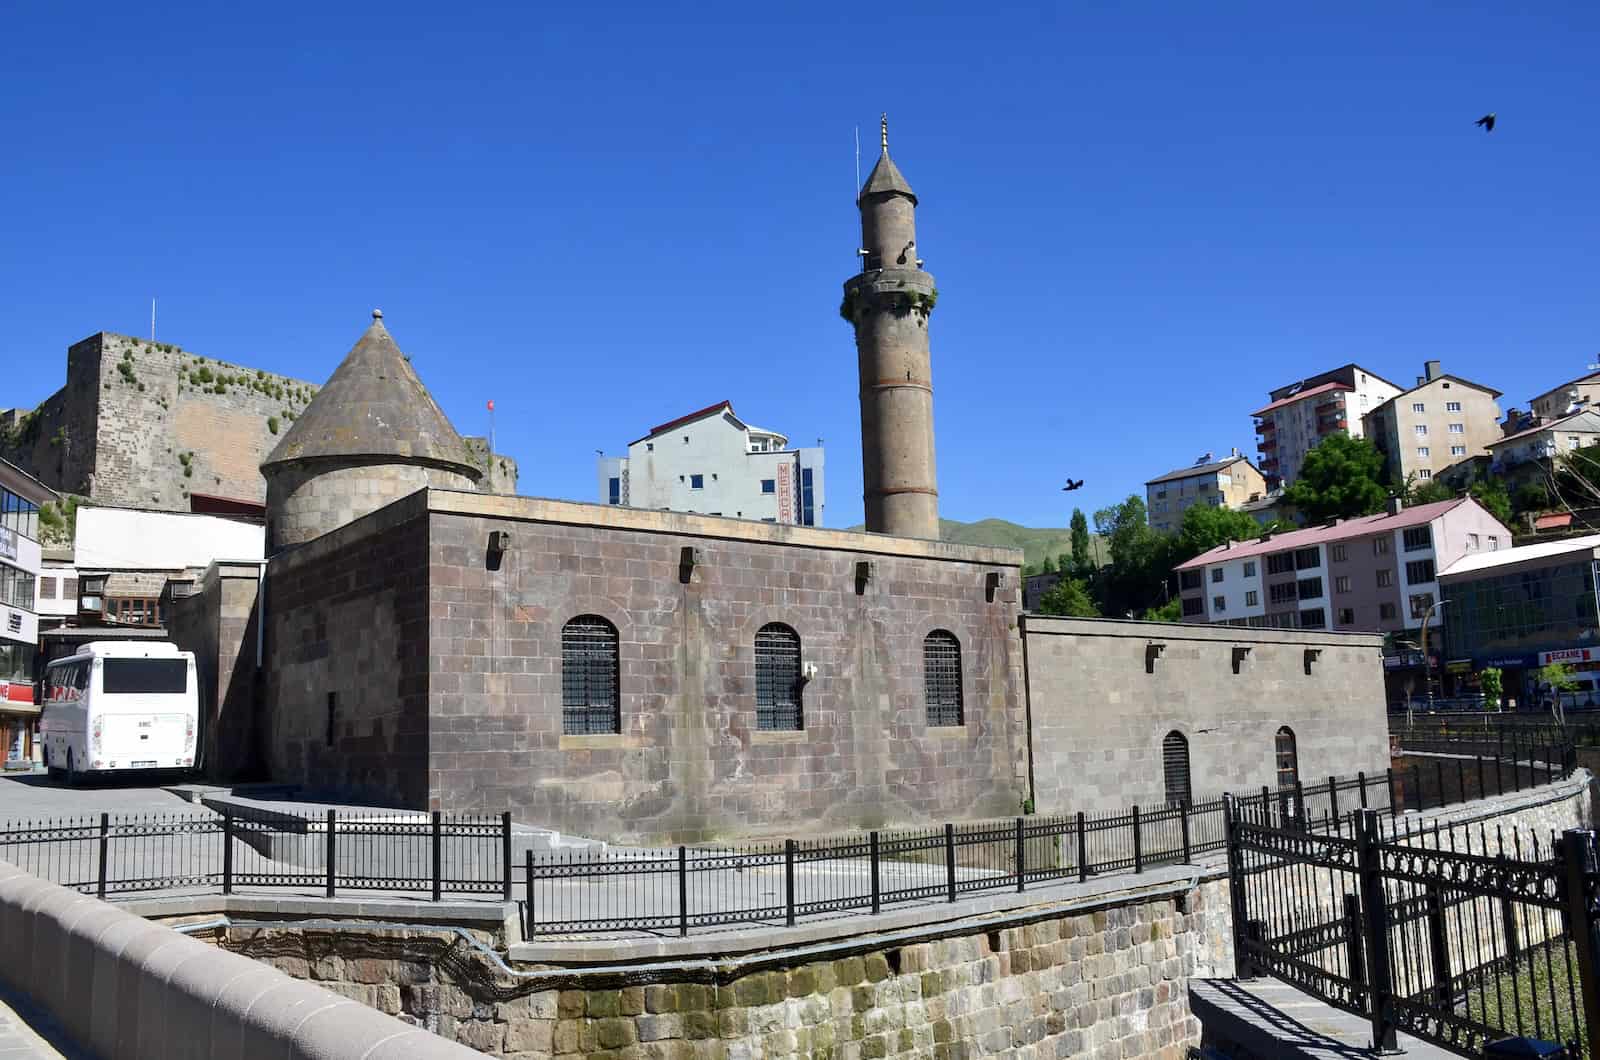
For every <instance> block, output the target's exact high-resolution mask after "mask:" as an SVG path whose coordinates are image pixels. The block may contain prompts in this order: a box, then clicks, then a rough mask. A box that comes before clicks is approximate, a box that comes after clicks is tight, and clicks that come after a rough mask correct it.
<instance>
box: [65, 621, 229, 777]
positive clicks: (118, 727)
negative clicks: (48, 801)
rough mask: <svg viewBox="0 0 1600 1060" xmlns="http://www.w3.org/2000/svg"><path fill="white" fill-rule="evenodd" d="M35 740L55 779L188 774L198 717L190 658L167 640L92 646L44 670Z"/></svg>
mask: <svg viewBox="0 0 1600 1060" xmlns="http://www.w3.org/2000/svg"><path fill="white" fill-rule="evenodd" d="M44 673H45V676H44V688H43V690H42V691H43V693H44V694H43V697H42V699H43V710H42V712H41V713H40V715H39V738H40V740H41V741H42V742H43V744H44V764H45V767H46V768H47V769H48V770H49V771H50V775H51V776H52V777H58V778H59V777H61V776H63V775H65V777H66V778H67V783H69V784H76V783H77V782H78V780H79V779H80V778H81V777H83V776H84V775H86V774H90V773H102V772H110V771H113V770H116V771H123V770H130V769H191V768H193V767H194V758H195V728H196V726H197V725H198V723H199V720H200V697H199V683H198V681H197V680H196V679H195V669H194V653H193V652H187V651H179V650H178V649H177V647H176V646H175V645H173V644H170V643H166V642H164V641H156V642H150V641H144V642H140V641H94V642H92V643H89V644H85V645H84V646H83V647H82V648H81V649H80V650H79V652H78V654H76V655H74V656H72V657H70V658H66V659H57V660H56V661H55V662H53V663H51V664H50V665H49V666H47V667H46V668H45V672H44Z"/></svg>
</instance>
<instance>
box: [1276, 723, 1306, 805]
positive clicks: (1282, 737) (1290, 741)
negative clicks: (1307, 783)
mask: <svg viewBox="0 0 1600 1060" xmlns="http://www.w3.org/2000/svg"><path fill="white" fill-rule="evenodd" d="M1276 750H1277V755H1278V788H1279V790H1283V789H1286V788H1293V787H1294V786H1295V785H1296V784H1298V783H1299V782H1300V759H1299V757H1298V756H1297V755H1296V754H1295V749H1294V730H1293V729H1291V728H1289V726H1287V725H1285V726H1284V727H1283V728H1281V729H1279V730H1278V735H1277V739H1276Z"/></svg>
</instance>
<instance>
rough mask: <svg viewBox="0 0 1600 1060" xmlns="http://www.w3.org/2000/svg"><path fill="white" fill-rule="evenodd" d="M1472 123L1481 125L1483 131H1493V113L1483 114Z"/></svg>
mask: <svg viewBox="0 0 1600 1060" xmlns="http://www.w3.org/2000/svg"><path fill="white" fill-rule="evenodd" d="M1472 124H1474V125H1481V126H1483V131H1484V132H1494V115H1493V114H1485V115H1484V116H1483V117H1481V118H1479V119H1478V120H1477V121H1475V122H1473V123H1472Z"/></svg>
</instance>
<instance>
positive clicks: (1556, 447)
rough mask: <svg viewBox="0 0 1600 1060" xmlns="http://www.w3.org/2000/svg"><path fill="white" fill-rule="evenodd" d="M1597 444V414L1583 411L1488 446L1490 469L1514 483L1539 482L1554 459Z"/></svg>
mask: <svg viewBox="0 0 1600 1060" xmlns="http://www.w3.org/2000/svg"><path fill="white" fill-rule="evenodd" d="M1596 442H1600V412H1596V411H1595V410H1594V409H1590V408H1584V409H1582V410H1580V411H1578V412H1574V413H1573V414H1572V415H1570V416H1563V417H1561V418H1559V419H1556V420H1553V421H1548V422H1545V423H1541V424H1539V425H1537V426H1534V427H1530V428H1528V429H1527V430H1524V431H1520V432H1518V433H1517V434H1513V435H1510V436H1508V437H1505V438H1501V439H1499V440H1498V441H1494V442H1490V443H1489V446H1488V448H1489V457H1490V464H1489V469H1490V470H1491V471H1492V472H1494V474H1496V475H1502V476H1504V477H1506V478H1507V479H1509V480H1510V481H1511V482H1513V483H1521V482H1524V481H1527V480H1530V479H1531V480H1542V479H1543V478H1544V477H1545V475H1546V473H1547V472H1548V470H1549V469H1550V468H1551V466H1552V462H1553V461H1554V460H1555V459H1556V457H1558V456H1561V455H1562V454H1565V453H1570V452H1572V451H1574V450H1576V449H1581V448H1583V447H1584V446H1588V445H1594V444H1595V443H1596Z"/></svg>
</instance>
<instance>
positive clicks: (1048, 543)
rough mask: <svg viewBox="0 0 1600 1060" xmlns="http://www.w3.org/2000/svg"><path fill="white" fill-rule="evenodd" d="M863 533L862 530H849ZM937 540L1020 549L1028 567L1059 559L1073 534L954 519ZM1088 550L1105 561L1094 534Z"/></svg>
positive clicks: (944, 523) (1058, 529)
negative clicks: (1052, 558) (1054, 557)
mask: <svg viewBox="0 0 1600 1060" xmlns="http://www.w3.org/2000/svg"><path fill="white" fill-rule="evenodd" d="M850 529H852V530H863V529H865V527H863V526H852V527H851V528H850ZM939 537H940V538H941V539H943V540H945V541H950V542H953V543H955V544H958V545H991V546H997V547H1000V548H1020V549H1022V554H1023V557H1024V560H1025V561H1026V562H1028V563H1033V564H1037V563H1042V562H1044V558H1045V557H1046V556H1059V555H1061V554H1062V553H1071V551H1072V531H1071V530H1070V529H1068V528H1067V527H1064V526H1062V527H1053V526H1052V527H1031V526H1018V525H1017V524H1016V523H1012V522H1007V521H1006V520H1004V519H980V520H978V521H977V522H975V523H961V522H957V521H956V520H954V519H940V520H939ZM1089 547H1090V548H1091V549H1093V550H1094V551H1095V552H1096V553H1097V558H1099V559H1101V561H1102V562H1103V561H1104V550H1105V546H1104V544H1102V543H1101V541H1100V539H1099V538H1098V537H1096V536H1095V535H1094V534H1092V533H1091V534H1090V535H1089Z"/></svg>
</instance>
